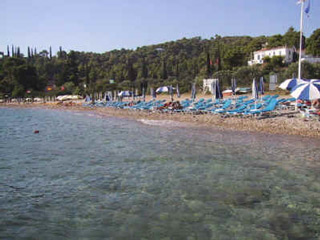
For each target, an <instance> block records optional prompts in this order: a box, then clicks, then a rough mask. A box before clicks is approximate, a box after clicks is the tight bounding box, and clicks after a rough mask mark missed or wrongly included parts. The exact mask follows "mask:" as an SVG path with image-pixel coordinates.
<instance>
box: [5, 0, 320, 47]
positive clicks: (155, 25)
mask: <svg viewBox="0 0 320 240" xmlns="http://www.w3.org/2000/svg"><path fill="white" fill-rule="evenodd" d="M311 1H312V2H311V4H312V6H311V12H310V17H309V18H307V17H306V18H305V34H306V35H307V36H310V34H311V33H312V32H313V31H314V30H316V29H317V28H320V1H319V0H311ZM296 2H297V1H296V0H268V1H266V0H183V1H182V0H0V9H1V14H0V51H5V52H6V46H7V45H11V44H14V45H15V46H20V49H21V51H22V52H23V53H26V50H27V46H30V47H36V48H37V50H38V52H39V50H42V49H48V48H49V46H52V49H53V53H55V52H56V51H57V50H58V48H59V46H62V47H63V49H65V50H67V51H69V50H71V49H73V50H77V51H92V52H99V53H102V52H105V51H109V50H112V49H120V48H129V49H135V48H136V47H139V46H144V45H151V44H156V43H162V42H166V41H172V40H177V39H181V38H183V37H187V38H190V37H195V36H201V37H202V38H210V37H213V36H214V35H215V34H219V35H221V36H240V35H241V36H242V35H250V36H259V35H267V36H270V35H274V34H278V33H280V34H284V33H285V32H286V31H287V29H288V28H289V27H290V26H293V27H294V28H295V29H298V28H299V19H300V10H299V9H300V7H299V6H298V5H297V4H296Z"/></svg>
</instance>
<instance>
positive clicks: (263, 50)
mask: <svg viewBox="0 0 320 240" xmlns="http://www.w3.org/2000/svg"><path fill="white" fill-rule="evenodd" d="M283 48H294V47H287V46H280V47H274V48H262V49H260V50H258V51H254V52H255V53H256V52H265V51H271V50H277V49H283Z"/></svg>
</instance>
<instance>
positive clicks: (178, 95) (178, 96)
mask: <svg viewBox="0 0 320 240" xmlns="http://www.w3.org/2000/svg"><path fill="white" fill-rule="evenodd" d="M176 90H177V98H180V90H179V85H178V84H177V87H176Z"/></svg>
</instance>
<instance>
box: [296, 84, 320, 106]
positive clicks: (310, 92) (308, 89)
mask: <svg viewBox="0 0 320 240" xmlns="http://www.w3.org/2000/svg"><path fill="white" fill-rule="evenodd" d="M291 96H292V97H294V98H296V99H300V100H309V101H310V100H314V99H320V80H319V79H312V80H310V81H309V82H305V83H302V84H299V85H297V86H295V87H294V88H293V89H292V91H291Z"/></svg>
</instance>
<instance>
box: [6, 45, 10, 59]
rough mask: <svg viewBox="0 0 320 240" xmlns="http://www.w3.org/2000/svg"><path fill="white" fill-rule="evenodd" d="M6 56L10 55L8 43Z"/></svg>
mask: <svg viewBox="0 0 320 240" xmlns="http://www.w3.org/2000/svg"><path fill="white" fill-rule="evenodd" d="M7 56H8V57H10V50H9V45H7Z"/></svg>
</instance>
